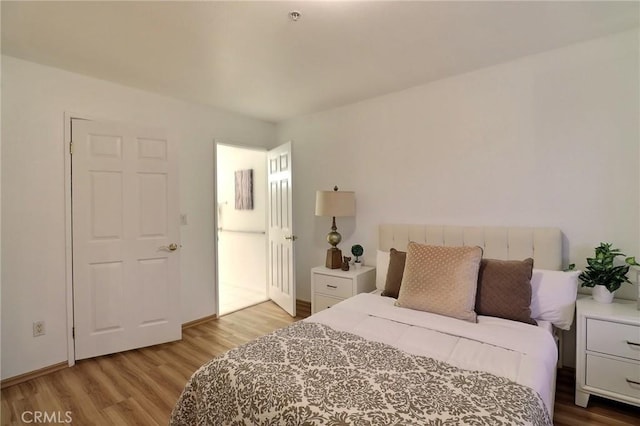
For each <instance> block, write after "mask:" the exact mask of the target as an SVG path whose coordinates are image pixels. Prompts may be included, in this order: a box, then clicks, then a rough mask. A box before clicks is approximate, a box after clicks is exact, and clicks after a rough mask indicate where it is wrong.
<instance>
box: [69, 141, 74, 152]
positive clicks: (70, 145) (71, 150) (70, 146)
mask: <svg viewBox="0 0 640 426" xmlns="http://www.w3.org/2000/svg"><path fill="white" fill-rule="evenodd" d="M69 154H71V155H73V141H71V142H69Z"/></svg>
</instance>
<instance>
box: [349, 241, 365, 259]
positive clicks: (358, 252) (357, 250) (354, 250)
mask: <svg viewBox="0 0 640 426" xmlns="http://www.w3.org/2000/svg"><path fill="white" fill-rule="evenodd" d="M351 254H353V255H354V256H355V257H356V260H355V263H360V259H359V257H360V256H362V255H363V254H364V249H363V248H362V246H361V245H360V244H354V245H352V246H351Z"/></svg>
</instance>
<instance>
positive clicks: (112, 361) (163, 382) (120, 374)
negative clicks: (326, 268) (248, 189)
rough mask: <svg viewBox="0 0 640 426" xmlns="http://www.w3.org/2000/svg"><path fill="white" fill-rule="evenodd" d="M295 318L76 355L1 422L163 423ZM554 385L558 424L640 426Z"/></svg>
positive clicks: (632, 411)
mask: <svg viewBox="0 0 640 426" xmlns="http://www.w3.org/2000/svg"><path fill="white" fill-rule="evenodd" d="M297 319H299V318H297ZM297 319H293V318H291V317H290V316H289V315H287V314H286V313H285V312H283V311H282V310H281V309H279V308H278V307H277V306H276V305H274V304H273V303H271V302H266V303H262V304H259V305H255V306H252V307H250V308H248V309H245V310H242V311H237V312H234V313H232V314H229V315H225V316H223V317H221V318H218V319H212V320H210V321H207V322H205V323H202V324H198V325H195V326H193V327H190V328H188V329H186V330H184V332H183V339H182V341H180V342H174V343H167V344H163V345H158V346H152V347H148V348H142V349H138V350H134V351H128V352H123V353H120V354H114V355H106V356H102V357H98V358H93V359H88V360H82V361H79V362H78V363H77V364H76V365H75V366H74V367H72V368H69V369H65V370H60V371H56V372H54V373H51V374H48V375H46V376H42V377H38V378H36V379H32V380H29V381H27V382H24V383H19V384H16V385H13V386H10V387H7V388H5V389H2V395H1V404H0V410H1V412H2V413H1V414H2V415H1V417H0V418H1V421H2V425H7V426H10V425H23V424H24V423H23V422H22V421H21V418H20V417H21V415H22V413H24V412H25V411H35V410H42V411H60V412H61V413H64V412H65V411H71V412H72V417H73V424H77V425H99V426H103V425H106V426H109V425H138V424H139V425H145V426H147V425H166V424H167V423H168V421H169V416H170V414H171V409H172V408H173V405H174V404H175V401H176V400H177V399H178V396H179V395H180V392H181V391H182V388H183V387H184V385H185V383H186V382H187V380H188V379H189V377H190V376H191V375H192V374H193V372H194V371H195V370H196V369H197V368H198V367H200V366H201V365H202V364H204V363H205V362H206V361H208V360H209V359H211V358H213V357H214V356H216V355H219V354H221V353H223V352H225V351H227V350H228V349H231V348H233V347H236V346H238V345H240V344H243V343H245V342H247V341H249V340H251V339H254V338H255V337H258V336H261V335H264V334H267V333H269V332H271V331H273V330H275V329H278V328H282V327H285V326H287V325H289V324H291V323H293V322H294V321H295V320H297ZM556 388H557V390H556V401H555V416H554V424H555V425H556V426H583V425H587V426H601V425H602V426H630V425H633V426H640V408H638V407H633V406H630V405H626V404H620V403H616V402H611V401H608V400H606V399H602V398H596V397H592V398H591V400H590V401H589V407H588V408H586V409H585V408H582V407H578V406H576V405H574V403H573V392H574V389H575V388H574V372H573V371H572V370H568V369H563V370H559V373H558V380H557V386H556Z"/></svg>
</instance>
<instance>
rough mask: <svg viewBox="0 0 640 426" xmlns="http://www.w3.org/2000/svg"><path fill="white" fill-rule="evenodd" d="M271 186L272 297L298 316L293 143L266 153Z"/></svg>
mask: <svg viewBox="0 0 640 426" xmlns="http://www.w3.org/2000/svg"><path fill="white" fill-rule="evenodd" d="M267 175H268V185H269V189H268V192H269V196H268V197H269V219H268V220H269V249H268V250H269V258H268V260H267V265H268V268H269V272H268V275H269V278H268V286H269V298H270V299H271V300H273V301H274V302H276V303H277V304H278V305H280V307H282V309H284V310H285V311H287V312H288V313H289V315H291V316H296V278H295V267H294V266H295V265H294V263H293V242H294V241H295V236H294V234H293V220H292V219H293V212H292V210H291V204H292V197H293V194H292V185H291V183H292V179H291V142H287V143H285V144H284V145H280V146H279V147H277V148H275V149H272V150H271V151H269V152H268V153H267Z"/></svg>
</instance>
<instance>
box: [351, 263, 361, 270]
mask: <svg viewBox="0 0 640 426" xmlns="http://www.w3.org/2000/svg"><path fill="white" fill-rule="evenodd" d="M353 266H354V267H355V268H356V269H360V268H362V262H353Z"/></svg>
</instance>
